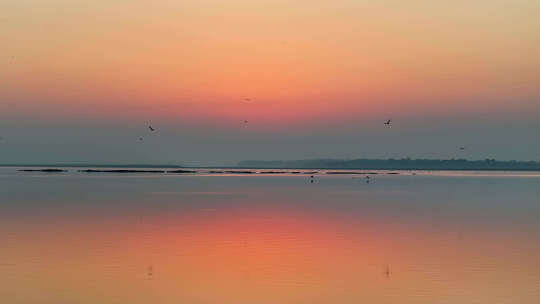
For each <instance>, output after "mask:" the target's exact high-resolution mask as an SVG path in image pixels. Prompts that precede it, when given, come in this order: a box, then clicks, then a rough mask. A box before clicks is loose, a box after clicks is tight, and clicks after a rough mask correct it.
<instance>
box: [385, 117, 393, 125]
mask: <svg viewBox="0 0 540 304" xmlns="http://www.w3.org/2000/svg"><path fill="white" fill-rule="evenodd" d="M391 122H392V120H391V119H389V120H387V121H386V122H385V123H384V124H385V125H387V126H390V123H391Z"/></svg>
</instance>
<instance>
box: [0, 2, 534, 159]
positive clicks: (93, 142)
mask: <svg viewBox="0 0 540 304" xmlns="http://www.w3.org/2000/svg"><path fill="white" fill-rule="evenodd" d="M539 84H540V1H530V0H511V1H510V0H507V1H502V0H477V1H462V0H457V1H442V0H426V1H424V0H416V1H402V0H380V1H367V0H332V1H330V0H309V1H308V0H297V1H290V0H271V1H270V0H182V1H175V0H151V1H150V0H147V1H143V0H130V1H126V0H116V1H105V0H79V1H68V0H47V1H45V0H3V1H1V2H0V138H1V139H0V163H58V162H65V163H67V162H90V163H167V164H197V165H217V164H234V163H235V162H237V161H240V160H246V159H261V160H271V159H307V158H389V157H394V158H400V157H412V158H417V157H419V158H452V157H456V158H457V157H459V158H469V159H485V158H497V159H502V160H510V159H517V160H540V132H539V131H540V85H539ZM387 119H392V125H391V126H390V127H387V126H385V125H383V122H384V121H386V120H387ZM245 121H247V123H246V122H245ZM148 125H152V126H153V127H154V128H155V129H156V131H155V132H151V131H150V130H149V129H148ZM141 138H142V140H140V139H141ZM461 146H464V147H466V149H465V150H460V149H459V147H461Z"/></svg>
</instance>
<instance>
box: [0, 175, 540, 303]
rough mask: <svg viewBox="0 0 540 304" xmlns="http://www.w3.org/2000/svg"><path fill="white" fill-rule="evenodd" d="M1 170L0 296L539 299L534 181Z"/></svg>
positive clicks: (537, 178) (40, 299)
mask: <svg viewBox="0 0 540 304" xmlns="http://www.w3.org/2000/svg"><path fill="white" fill-rule="evenodd" d="M16 169H17V168H0V244H1V245H0V246H1V247H0V248H1V249H0V273H1V274H2V275H1V277H0V295H1V296H2V303H25V304H26V303H231V304H232V303H234V304H236V303H250V304H251V303H295V304H297V303H306V304H307V303H490V304H491V303H531V304H532V303H540V199H539V198H540V174H539V173H537V172H536V173H535V172H527V173H521V172H411V171H406V172H399V173H400V174H398V175H389V174H385V173H387V172H386V171H377V173H379V174H376V175H372V176H371V179H370V182H369V183H367V182H366V179H365V177H364V175H352V176H351V175H340V174H337V175H330V174H325V173H326V171H321V172H319V173H317V174H315V178H314V182H313V183H311V182H310V178H309V175H305V174H304V175H302V174H291V173H290V172H289V173H286V174H252V175H242V174H208V172H207V171H205V172H201V173H197V174H183V175H182V174H176V175H169V174H144V173H143V174H113V173H92V174H84V173H79V172H76V170H74V169H70V171H69V172H67V173H40V172H17V171H16ZM258 171H260V170H258ZM275 171H279V170H275ZM287 171H294V170H287ZM307 171H312V170H307ZM333 171H335V170H333ZM369 171H370V172H372V170H369ZM396 172H397V171H396ZM413 173H415V174H414V175H413Z"/></svg>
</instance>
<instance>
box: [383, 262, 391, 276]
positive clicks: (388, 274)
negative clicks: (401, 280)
mask: <svg viewBox="0 0 540 304" xmlns="http://www.w3.org/2000/svg"><path fill="white" fill-rule="evenodd" d="M384 275H385V276H386V277H387V278H389V277H390V266H389V265H386V269H385V270H384Z"/></svg>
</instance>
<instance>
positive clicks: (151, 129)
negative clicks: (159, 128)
mask: <svg viewBox="0 0 540 304" xmlns="http://www.w3.org/2000/svg"><path fill="white" fill-rule="evenodd" d="M148 129H150V131H152V132H154V131H155V130H156V129H154V128H152V126H148Z"/></svg>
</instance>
